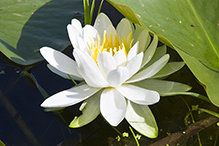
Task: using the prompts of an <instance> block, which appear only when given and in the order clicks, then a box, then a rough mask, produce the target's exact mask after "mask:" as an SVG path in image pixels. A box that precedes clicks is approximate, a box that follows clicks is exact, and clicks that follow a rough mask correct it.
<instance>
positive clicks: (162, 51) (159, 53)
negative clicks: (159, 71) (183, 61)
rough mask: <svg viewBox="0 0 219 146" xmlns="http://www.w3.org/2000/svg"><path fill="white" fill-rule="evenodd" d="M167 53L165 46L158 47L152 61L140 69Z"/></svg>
mask: <svg viewBox="0 0 219 146" xmlns="http://www.w3.org/2000/svg"><path fill="white" fill-rule="evenodd" d="M166 53H167V48H166V45H163V46H160V47H158V48H157V49H156V51H155V53H154V55H153V57H152V59H151V60H150V61H149V62H148V63H147V64H146V65H145V66H144V67H142V68H141V69H144V68H147V67H149V66H150V65H152V64H153V63H154V62H156V61H157V60H159V59H160V58H161V57H163V56H164V55H165V54H166Z"/></svg>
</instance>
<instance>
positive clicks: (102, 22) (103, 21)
mask: <svg viewBox="0 0 219 146" xmlns="http://www.w3.org/2000/svg"><path fill="white" fill-rule="evenodd" d="M110 25H112V23H111V21H110V19H109V18H108V17H107V16H106V14H104V13H100V14H99V15H98V16H97V18H96V20H95V22H94V28H96V30H97V31H98V33H99V35H100V38H103V32H104V30H106V29H107V27H108V26H110Z"/></svg>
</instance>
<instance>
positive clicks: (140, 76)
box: [127, 54, 170, 83]
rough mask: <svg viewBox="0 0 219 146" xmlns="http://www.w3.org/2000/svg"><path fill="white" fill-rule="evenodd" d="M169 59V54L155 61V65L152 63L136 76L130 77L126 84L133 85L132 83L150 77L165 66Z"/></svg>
mask: <svg viewBox="0 0 219 146" xmlns="http://www.w3.org/2000/svg"><path fill="white" fill-rule="evenodd" d="M169 58H170V56H169V54H166V55H164V56H163V57H162V58H160V59H159V60H157V61H156V62H155V63H153V64H152V65H150V66H149V67H147V68H145V69H143V70H141V71H139V72H138V73H137V74H135V75H134V76H132V77H131V78H130V79H129V80H128V81H127V83H133V82H137V81H141V80H144V79H147V78H150V77H152V76H153V75H155V74H156V73H157V72H159V71H160V70H161V69H162V68H163V67H164V66H165V65H166V64H167V62H168V60H169Z"/></svg>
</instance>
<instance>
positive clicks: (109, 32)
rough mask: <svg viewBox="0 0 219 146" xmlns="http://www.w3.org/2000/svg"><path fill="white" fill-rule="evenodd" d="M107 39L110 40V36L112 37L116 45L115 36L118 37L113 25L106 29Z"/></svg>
mask: <svg viewBox="0 0 219 146" xmlns="http://www.w3.org/2000/svg"><path fill="white" fill-rule="evenodd" d="M106 34H107V39H108V40H109V39H110V36H111V35H112V40H113V44H114V40H115V36H117V33H116V29H115V28H114V26H113V25H109V26H108V27H107V29H106Z"/></svg>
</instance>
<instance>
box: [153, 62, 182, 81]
mask: <svg viewBox="0 0 219 146" xmlns="http://www.w3.org/2000/svg"><path fill="white" fill-rule="evenodd" d="M184 65H185V63H184V62H169V63H167V64H166V65H165V66H164V67H163V68H162V69H161V70H160V71H159V72H158V73H156V74H155V75H154V76H153V77H152V78H162V77H166V76H169V75H171V74H173V73H174V72H176V71H178V70H180V69H181V68H182V67H183V66H184Z"/></svg>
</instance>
